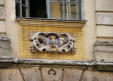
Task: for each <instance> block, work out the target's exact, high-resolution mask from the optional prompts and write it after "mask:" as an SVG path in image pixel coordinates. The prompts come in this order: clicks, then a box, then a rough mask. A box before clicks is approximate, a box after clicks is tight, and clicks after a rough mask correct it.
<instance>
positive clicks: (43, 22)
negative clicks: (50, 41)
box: [17, 18, 86, 28]
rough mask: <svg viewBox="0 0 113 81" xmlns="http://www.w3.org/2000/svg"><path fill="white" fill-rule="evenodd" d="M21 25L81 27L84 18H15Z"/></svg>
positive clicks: (84, 21)
mask: <svg viewBox="0 0 113 81" xmlns="http://www.w3.org/2000/svg"><path fill="white" fill-rule="evenodd" d="M17 21H18V23H19V24H20V25H22V26H41V27H44V26H46V27H75V28H82V27H83V26H84V25H85V23H86V20H58V19H36V18H35V19H33V18H17Z"/></svg>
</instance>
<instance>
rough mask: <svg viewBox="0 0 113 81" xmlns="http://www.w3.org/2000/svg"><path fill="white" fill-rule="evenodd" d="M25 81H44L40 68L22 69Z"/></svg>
mask: <svg viewBox="0 0 113 81" xmlns="http://www.w3.org/2000/svg"><path fill="white" fill-rule="evenodd" d="M21 72H22V74H23V78H24V80H25V81H43V80H42V76H41V72H40V70H39V68H38V67H37V68H24V69H21Z"/></svg>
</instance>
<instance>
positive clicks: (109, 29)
mask: <svg viewBox="0 0 113 81" xmlns="http://www.w3.org/2000/svg"><path fill="white" fill-rule="evenodd" d="M97 36H98V37H113V26H97Z"/></svg>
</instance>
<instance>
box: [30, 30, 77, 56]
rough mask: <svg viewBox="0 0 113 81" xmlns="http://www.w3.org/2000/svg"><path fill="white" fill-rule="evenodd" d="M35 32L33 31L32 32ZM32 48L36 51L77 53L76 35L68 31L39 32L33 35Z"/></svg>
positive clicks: (32, 50)
mask: <svg viewBox="0 0 113 81" xmlns="http://www.w3.org/2000/svg"><path fill="white" fill-rule="evenodd" d="M31 34H33V33H31ZM30 40H31V46H30V50H31V52H32V53H34V52H52V53H63V52H65V53H72V54H75V37H74V35H73V34H67V33H52V32H51V33H45V32H37V33H34V34H33V35H31V38H30Z"/></svg>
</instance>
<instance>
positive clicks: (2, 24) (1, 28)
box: [0, 21, 6, 32]
mask: <svg viewBox="0 0 113 81" xmlns="http://www.w3.org/2000/svg"><path fill="white" fill-rule="evenodd" d="M0 32H6V23H5V22H4V21H0Z"/></svg>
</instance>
